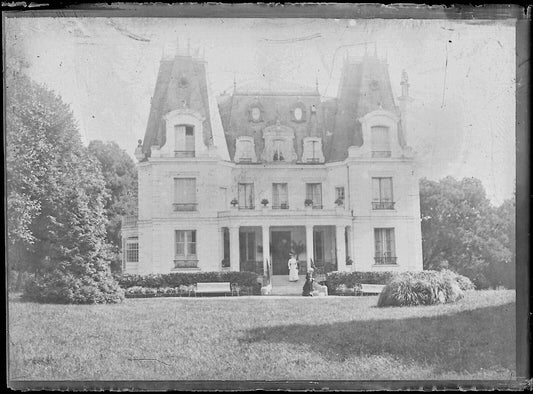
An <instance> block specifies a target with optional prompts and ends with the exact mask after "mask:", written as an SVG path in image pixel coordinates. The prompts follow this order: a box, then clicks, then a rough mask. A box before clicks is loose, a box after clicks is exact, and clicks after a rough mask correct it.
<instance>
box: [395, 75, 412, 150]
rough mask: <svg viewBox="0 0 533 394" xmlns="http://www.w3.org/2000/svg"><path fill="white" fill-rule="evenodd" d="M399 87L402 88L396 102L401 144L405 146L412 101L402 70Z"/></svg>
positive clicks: (407, 80)
mask: <svg viewBox="0 0 533 394" xmlns="http://www.w3.org/2000/svg"><path fill="white" fill-rule="evenodd" d="M400 86H401V87H402V95H401V96H400V97H398V101H399V102H400V115H401V119H402V133H403V142H404V144H405V145H407V141H408V140H407V136H408V128H407V127H408V124H407V119H408V114H409V111H408V110H409V108H408V107H409V103H410V102H411V101H413V99H412V98H411V97H409V77H408V75H407V72H406V71H405V70H402V79H401V82H400Z"/></svg>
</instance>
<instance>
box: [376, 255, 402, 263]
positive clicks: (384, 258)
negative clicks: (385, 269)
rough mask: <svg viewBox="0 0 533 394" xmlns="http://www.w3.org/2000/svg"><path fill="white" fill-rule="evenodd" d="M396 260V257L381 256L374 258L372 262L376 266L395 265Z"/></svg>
mask: <svg viewBox="0 0 533 394" xmlns="http://www.w3.org/2000/svg"><path fill="white" fill-rule="evenodd" d="M396 259H397V257H391V256H381V257H374V262H375V264H376V265H388V264H396Z"/></svg>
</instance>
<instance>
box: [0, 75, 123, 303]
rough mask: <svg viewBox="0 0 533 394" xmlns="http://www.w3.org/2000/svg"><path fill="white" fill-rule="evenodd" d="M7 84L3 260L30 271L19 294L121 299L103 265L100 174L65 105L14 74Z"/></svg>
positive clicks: (71, 299) (86, 299) (34, 297)
mask: <svg viewBox="0 0 533 394" xmlns="http://www.w3.org/2000/svg"><path fill="white" fill-rule="evenodd" d="M6 88H7V89H6V93H7V94H6V98H7V102H6V118H7V119H6V173H7V211H8V263H9V266H10V268H12V269H17V270H20V271H28V272H31V273H32V274H33V278H32V280H31V281H30V282H29V283H28V286H27V287H26V289H25V293H24V295H25V297H26V298H28V299H32V300H36V301H45V302H113V301H118V300H120V299H121V297H122V295H121V291H120V289H119V288H118V285H117V284H116V282H114V280H113V279H112V277H111V275H110V272H109V267H108V265H109V264H108V258H109V255H108V245H107V242H106V239H105V224H106V217H105V215H104V201H105V198H106V194H105V188H104V185H105V183H104V179H103V176H102V174H101V171H100V169H99V166H98V163H97V161H96V160H95V159H94V158H93V157H92V156H91V155H90V154H89V152H88V150H87V149H86V148H85V147H84V146H83V145H82V143H81V138H80V135H79V132H78V128H77V124H76V122H75V120H74V117H73V114H72V112H71V110H70V108H69V106H68V105H66V104H65V103H64V102H63V101H62V100H61V98H60V97H58V96H56V95H55V94H54V93H53V92H52V91H50V90H48V89H46V87H44V86H42V85H39V84H37V83H35V82H33V81H31V80H30V79H29V78H28V77H27V76H25V75H24V74H21V73H15V74H8V75H7V87H6Z"/></svg>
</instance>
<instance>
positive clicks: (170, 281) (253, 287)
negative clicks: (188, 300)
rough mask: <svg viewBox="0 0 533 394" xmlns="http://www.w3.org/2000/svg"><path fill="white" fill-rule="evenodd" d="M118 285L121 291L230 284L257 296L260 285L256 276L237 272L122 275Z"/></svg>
mask: <svg viewBox="0 0 533 394" xmlns="http://www.w3.org/2000/svg"><path fill="white" fill-rule="evenodd" d="M116 279H117V282H118V284H119V285H120V287H122V288H123V289H126V290H127V289H129V288H131V287H142V288H152V289H161V288H167V289H168V288H178V289H179V288H180V287H181V288H183V287H186V286H190V285H195V284H196V283H200V282H230V283H231V285H233V286H238V287H239V288H241V289H242V290H243V293H248V294H258V292H260V285H259V283H258V282H257V274H255V273H253V272H239V271H215V272H172V273H168V274H148V275H137V274H122V275H120V276H117V277H116Z"/></svg>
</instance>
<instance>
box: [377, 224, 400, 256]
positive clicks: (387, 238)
mask: <svg viewBox="0 0 533 394" xmlns="http://www.w3.org/2000/svg"><path fill="white" fill-rule="evenodd" d="M374 243H375V257H374V260H375V263H376V264H396V246H395V241H394V229H393V228H375V229H374Z"/></svg>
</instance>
